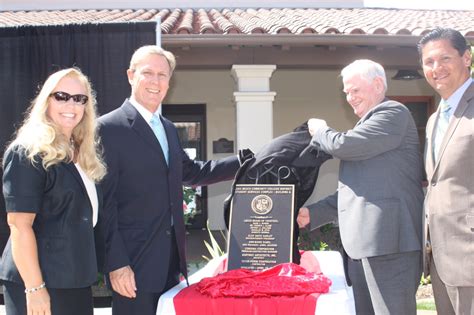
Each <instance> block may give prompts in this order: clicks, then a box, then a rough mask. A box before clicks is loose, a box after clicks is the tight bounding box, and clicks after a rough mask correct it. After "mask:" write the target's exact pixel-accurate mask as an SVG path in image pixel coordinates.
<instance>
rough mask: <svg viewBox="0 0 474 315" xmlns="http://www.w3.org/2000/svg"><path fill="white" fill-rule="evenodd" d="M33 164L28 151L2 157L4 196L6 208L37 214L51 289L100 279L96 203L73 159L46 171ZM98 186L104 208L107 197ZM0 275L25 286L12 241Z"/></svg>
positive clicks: (45, 274) (43, 262) (36, 228)
mask: <svg viewBox="0 0 474 315" xmlns="http://www.w3.org/2000/svg"><path fill="white" fill-rule="evenodd" d="M36 161H37V163H36V162H35V163H34V164H32V163H31V162H30V160H28V159H27V158H26V156H25V152H24V150H23V149H21V148H19V147H16V148H14V149H10V150H7V152H5V155H4V159H3V170H4V174H3V195H4V197H5V204H6V209H7V212H30V213H36V217H35V221H34V223H33V230H34V232H35V236H36V241H37V244H38V257H39V263H40V268H41V272H42V275H43V279H44V281H45V283H46V286H47V287H50V288H82V287H87V286H90V285H91V284H93V283H94V282H95V281H96V279H97V260H96V251H95V244H94V229H93V226H92V205H91V203H90V200H89V197H88V195H87V191H86V188H85V186H84V183H83V181H82V178H81V176H80V174H79V172H78V171H77V169H76V167H75V166H74V164H73V163H59V164H56V165H54V166H51V167H49V168H48V169H47V170H45V169H44V168H43V167H42V165H41V158H40V157H38V158H37V159H36ZM96 187H97V192H98V199H99V209H100V208H101V205H102V198H101V194H100V192H99V188H98V186H97V185H96ZM0 279H3V280H8V281H13V282H16V283H20V284H22V283H23V281H22V279H21V277H20V274H19V273H18V270H17V268H16V266H15V263H14V261H13V257H12V251H11V239H9V240H8V243H7V245H6V247H5V250H4V252H3V256H2V261H1V264H0Z"/></svg>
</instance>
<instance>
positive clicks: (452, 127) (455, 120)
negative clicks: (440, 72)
mask: <svg viewBox="0 0 474 315" xmlns="http://www.w3.org/2000/svg"><path fill="white" fill-rule="evenodd" d="M473 97H474V83H472V84H471V85H470V86H469V88H468V89H467V90H466V92H465V93H464V95H463V96H462V98H461V100H460V101H459V104H458V107H457V108H456V111H455V112H454V113H453V116H452V117H451V120H450V121H449V125H448V130H446V133H445V134H444V137H443V141H442V142H441V147H440V149H439V154H438V160H437V161H435V165H434V169H433V174H434V173H435V172H436V170H437V169H438V166H439V162H440V161H441V158H442V157H443V154H444V151H445V150H446V147H447V145H448V143H449V141H450V140H451V138H452V137H453V134H454V131H456V129H457V127H458V125H459V122H460V121H461V117H462V116H463V115H464V112H465V111H466V110H467V108H468V107H469V101H470V100H471V99H472V98H473ZM438 112H439V108H438ZM438 115H439V113H438Z"/></svg>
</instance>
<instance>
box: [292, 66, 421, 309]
mask: <svg viewBox="0 0 474 315" xmlns="http://www.w3.org/2000/svg"><path fill="white" fill-rule="evenodd" d="M341 76H342V81H343V86H344V90H343V92H344V93H345V94H346V99H347V102H348V103H349V104H350V106H351V107H352V108H353V110H354V113H355V114H356V115H357V116H358V117H359V118H360V120H359V122H358V123H357V124H356V125H355V127H354V128H353V129H351V130H348V131H346V132H338V131H336V130H334V129H332V128H330V127H328V126H327V125H326V122H325V121H324V120H321V119H310V120H309V122H308V126H309V131H310V133H311V134H312V136H313V140H312V143H313V145H314V146H315V147H317V148H318V149H321V150H323V151H325V152H327V153H329V154H331V155H332V156H334V157H335V158H339V159H340V160H341V162H340V167H339V185H338V190H337V192H336V193H335V194H334V195H331V196H329V197H327V198H325V199H323V200H320V201H319V202H317V203H315V204H313V205H310V206H308V207H307V208H301V209H300V212H299V215H298V224H299V225H300V227H301V226H305V225H307V224H308V223H310V222H311V228H313V229H314V228H317V227H318V226H321V225H324V224H326V223H329V222H335V221H337V222H338V223H339V230H340V233H341V241H342V245H343V246H344V250H345V251H346V252H347V254H348V256H349V261H348V269H349V277H350V279H351V281H352V286H353V290H354V299H355V304H356V311H357V314H360V315H370V314H387V315H388V314H400V315H401V314H403V315H410V314H411V315H415V314H416V299H415V294H416V290H417V288H418V284H419V281H420V276H421V238H422V233H421V221H422V207H423V191H422V187H421V181H422V170H423V168H422V160H421V154H420V147H419V140H418V134H417V130H416V126H415V122H414V121H413V118H412V116H411V115H410V112H409V110H408V109H407V108H406V107H405V106H403V105H402V104H400V103H398V102H395V101H391V100H388V99H386V98H385V92H386V90H387V81H386V77H385V71H384V69H383V68H382V66H381V65H380V64H378V63H375V62H373V61H370V60H356V61H354V62H353V63H351V64H350V65H348V66H347V67H345V68H344V69H343V70H342V72H341Z"/></svg>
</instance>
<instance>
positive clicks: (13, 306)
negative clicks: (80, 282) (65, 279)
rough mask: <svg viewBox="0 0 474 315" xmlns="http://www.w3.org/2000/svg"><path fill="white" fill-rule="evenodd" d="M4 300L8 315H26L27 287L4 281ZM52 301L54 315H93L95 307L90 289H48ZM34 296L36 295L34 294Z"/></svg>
mask: <svg viewBox="0 0 474 315" xmlns="http://www.w3.org/2000/svg"><path fill="white" fill-rule="evenodd" d="M2 282H3V298H4V300H5V309H6V311H7V315H26V314H27V313H26V295H25V287H24V286H23V285H22V284H18V283H14V282H10V281H2ZM47 290H48V293H49V297H50V299H51V313H52V315H93V314H94V307H93V300H92V291H91V288H90V287H87V288H79V289H52V288H47ZM33 294H34V293H33Z"/></svg>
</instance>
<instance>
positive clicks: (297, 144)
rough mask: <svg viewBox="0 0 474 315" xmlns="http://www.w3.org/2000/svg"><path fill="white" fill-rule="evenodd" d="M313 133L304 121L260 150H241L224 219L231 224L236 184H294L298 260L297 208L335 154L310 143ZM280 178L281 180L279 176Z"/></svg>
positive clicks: (296, 257) (297, 259)
mask: <svg viewBox="0 0 474 315" xmlns="http://www.w3.org/2000/svg"><path fill="white" fill-rule="evenodd" d="M310 142H311V135H310V134H309V132H308V125H307V123H304V124H302V125H300V126H299V127H297V128H296V129H294V130H293V131H292V132H290V133H287V134H284V135H282V136H280V137H278V138H275V139H273V140H272V141H270V143H268V144H266V145H265V146H264V147H263V148H262V149H261V150H260V151H259V152H257V153H256V154H253V153H252V152H251V151H250V150H248V149H246V150H241V151H240V152H239V155H240V159H241V161H242V162H243V163H242V165H241V167H240V168H239V170H238V171H237V174H236V175H235V179H234V182H233V184H232V190H231V194H230V195H229V196H228V197H227V198H226V200H225V201H224V219H225V223H226V226H227V228H229V216H230V205H231V202H232V197H233V195H234V191H235V187H236V185H237V184H293V185H295V204H294V209H295V213H294V220H295V225H294V226H295V229H294V230H293V262H294V263H297V264H299V262H300V254H299V249H298V244H297V242H298V236H299V229H298V225H297V224H296V217H297V216H298V210H299V208H300V207H302V206H303V205H304V203H305V202H306V200H308V198H309V197H310V196H311V194H312V193H313V190H314V186H315V185H316V181H317V179H318V174H319V168H320V166H321V165H322V164H323V163H324V162H325V161H327V160H328V159H330V158H332V157H331V156H330V155H328V154H327V153H325V152H323V151H319V150H317V149H316V148H315V147H314V146H311V145H310ZM279 178H280V180H279Z"/></svg>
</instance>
